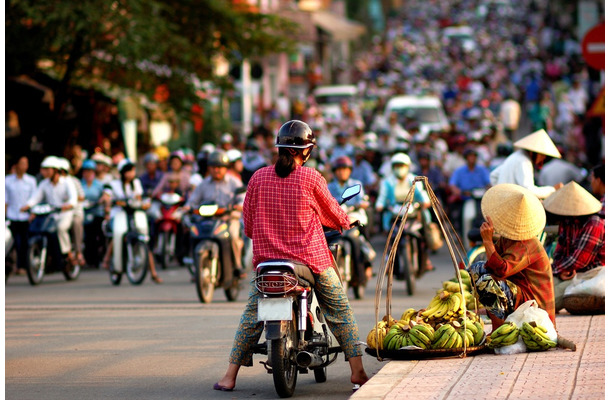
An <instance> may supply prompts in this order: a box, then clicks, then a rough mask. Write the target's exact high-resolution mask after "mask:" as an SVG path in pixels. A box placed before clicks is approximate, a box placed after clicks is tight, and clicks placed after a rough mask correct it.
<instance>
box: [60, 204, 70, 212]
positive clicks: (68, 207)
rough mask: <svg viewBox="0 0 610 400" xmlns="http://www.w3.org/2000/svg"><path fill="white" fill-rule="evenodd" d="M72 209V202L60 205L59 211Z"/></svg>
mask: <svg viewBox="0 0 610 400" xmlns="http://www.w3.org/2000/svg"><path fill="white" fill-rule="evenodd" d="M71 209H72V204H64V205H63V206H61V211H68V210H71Z"/></svg>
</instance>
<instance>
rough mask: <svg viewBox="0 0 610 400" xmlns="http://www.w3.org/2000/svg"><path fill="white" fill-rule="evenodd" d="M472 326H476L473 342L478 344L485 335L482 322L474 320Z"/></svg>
mask: <svg viewBox="0 0 610 400" xmlns="http://www.w3.org/2000/svg"><path fill="white" fill-rule="evenodd" d="M474 326H476V327H477V333H476V334H475V335H474V344H475V345H477V346H478V345H479V344H480V343H481V341H482V340H483V338H484V337H485V328H483V324H481V323H480V322H479V321H474Z"/></svg>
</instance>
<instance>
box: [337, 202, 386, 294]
mask: <svg viewBox="0 0 610 400" xmlns="http://www.w3.org/2000/svg"><path fill="white" fill-rule="evenodd" d="M342 207H343V208H344V210H345V212H346V213H347V214H348V215H349V216H350V218H351V219H353V220H359V221H360V223H361V225H360V226H358V227H354V228H351V229H348V230H345V231H343V232H342V233H341V234H340V235H337V234H334V233H333V232H336V231H330V232H329V231H325V235H326V240H327V242H328V243H329V245H330V249H331V252H332V253H333V256H334V257H335V260H336V261H337V265H338V268H339V271H340V272H341V273H342V275H341V278H342V280H343V282H344V286H345V291H346V293H347V289H348V288H349V287H351V288H352V290H353V291H354V297H355V298H356V299H363V298H364V292H365V289H366V284H367V282H368V278H367V277H366V272H365V270H366V268H367V267H369V266H370V264H371V263H372V261H373V259H374V258H375V250H374V249H373V247H372V246H371V244H370V243H368V241H367V240H366V238H365V237H364V235H363V234H362V232H361V229H362V226H363V225H365V224H364V223H363V220H364V222H366V218H367V216H366V214H365V213H364V210H356V209H354V208H353V207H345V205H343V206H342ZM367 263H368V265H367Z"/></svg>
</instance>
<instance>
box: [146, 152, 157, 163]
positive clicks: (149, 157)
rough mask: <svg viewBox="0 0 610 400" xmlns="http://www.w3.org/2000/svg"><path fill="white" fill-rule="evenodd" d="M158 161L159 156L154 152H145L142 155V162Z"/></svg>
mask: <svg viewBox="0 0 610 400" xmlns="http://www.w3.org/2000/svg"><path fill="white" fill-rule="evenodd" d="M158 162H159V156H158V155H157V154H155V153H146V154H145V155H144V164H148V163H158Z"/></svg>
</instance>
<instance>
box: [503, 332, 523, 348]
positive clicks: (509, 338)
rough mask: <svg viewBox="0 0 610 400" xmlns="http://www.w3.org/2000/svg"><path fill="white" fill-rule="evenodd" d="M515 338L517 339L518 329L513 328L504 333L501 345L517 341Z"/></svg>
mask: <svg viewBox="0 0 610 400" xmlns="http://www.w3.org/2000/svg"><path fill="white" fill-rule="evenodd" d="M517 340H519V329H515V330H514V331H512V332H510V333H509V334H507V335H505V336H504V339H503V340H502V343H501V346H510V345H511V344H515V343H517Z"/></svg>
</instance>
